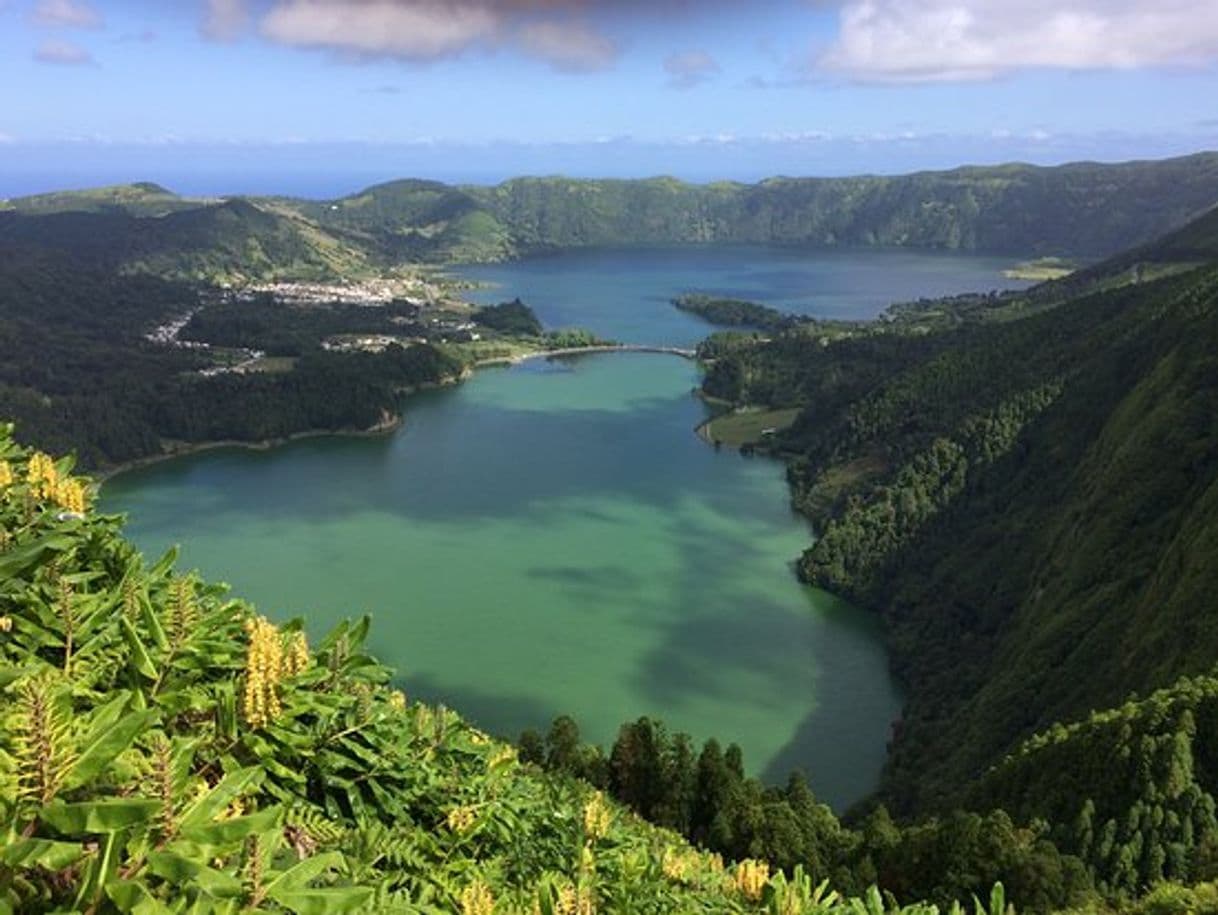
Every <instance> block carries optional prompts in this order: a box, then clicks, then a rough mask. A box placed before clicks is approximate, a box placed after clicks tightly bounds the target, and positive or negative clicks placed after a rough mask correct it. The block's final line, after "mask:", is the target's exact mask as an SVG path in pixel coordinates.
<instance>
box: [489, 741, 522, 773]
mask: <svg viewBox="0 0 1218 915" xmlns="http://www.w3.org/2000/svg"><path fill="white" fill-rule="evenodd" d="M515 761H516V748H515V747H509V746H507V745H504V746H502V747H500V748H499V749H498V750H496V751H495V752H494V753H492V754H491V755H490V756H489V757H488V758H487V760H486V768H487V769H488V770H494V769H498V768H499V767H500V766H504V765H508V764H510V763H513V762H515Z"/></svg>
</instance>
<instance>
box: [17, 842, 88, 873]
mask: <svg viewBox="0 0 1218 915" xmlns="http://www.w3.org/2000/svg"><path fill="white" fill-rule="evenodd" d="M84 853H85V852H84V847H83V846H82V845H81V844H80V843H79V842H56V841H54V840H52V839H19V840H18V841H16V842H13V843H12V844H11V845H8V846H6V847H5V848H4V849H3V850H0V862H3V863H4V864H6V865H8V866H9V867H45V868H46V869H47V870H50V871H59V870H63V869H64V868H65V867H68V866H69V865H72V864H75V863H76V862H77V861H79V860H80V859H81V857H83V856H84Z"/></svg>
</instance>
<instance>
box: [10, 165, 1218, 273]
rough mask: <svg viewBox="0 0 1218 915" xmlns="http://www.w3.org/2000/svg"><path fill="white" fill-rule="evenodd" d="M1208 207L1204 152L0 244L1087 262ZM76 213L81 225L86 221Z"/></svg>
mask: <svg viewBox="0 0 1218 915" xmlns="http://www.w3.org/2000/svg"><path fill="white" fill-rule="evenodd" d="M1215 203H1218V154H1215V153H1200V154H1197V155H1193V156H1185V157H1182V158H1177V159H1166V160H1161V161H1149V162H1127V163H1121V164H1116V165H1105V164H1099V163H1075V164H1071V165H1063V166H1056V167H1051V168H1045V167H1037V166H1031V165H1003V166H988V167H964V168H958V169H954V170H951V171H944V172H920V173H917V174H910V175H899V176H874V175H872V176H856V177H849V178H786V177H775V178H770V179H767V180H765V181H761V182H759V183H756V184H740V183H735V182H717V183H712V184H688V183H685V182H682V181H678V180H676V179H674V178H650V179H641V180H592V179H571V178H562V177H546V178H531V177H530V178H514V179H511V180H509V181H505V182H503V183H501V184H498V185H494V186H489V187H488V186H452V185H446V184H442V183H440V182H436V181H423V180H417V179H408V180H401V181H391V182H387V183H385V184H379V185H375V186H373V187H369V188H367V189H365V190H362V191H360V192H358V193H355V194H352V195H349V196H347V197H341V198H338V199H335V200H324V201H312V200H300V199H293V198H284V197H275V198H250V199H248V200H246V199H240V198H230V199H227V200H224V201H214V200H190V199H189V198H180V197H176V196H174V195H173V194H171V193H170V192H168V191H166V190H165V189H164V188H161V187H158V186H157V185H151V184H137V185H126V186H120V187H111V188H98V189H93V190H87V191H75V192H60V193H53V194H43V195H37V196H34V197H25V198H18V199H15V200H10V201H4V202H3V203H2V204H0V238H5V237H7V238H9V239H10V240H12V239H17V238H26V239H29V238H31V237H33V236H36V237H38V238H40V239H42V240H43V241H45V240H46V239H47V238H52V239H53V238H56V237H60V238H62V237H70V238H72V239H73V241H72V245H74V246H79V247H80V248H81V249H82V250H96V249H99V248H102V249H106V251H107V252H108V253H109V254H110V255H112V256H113V255H116V254H117V255H121V260H122V262H123V263H124V264H126V265H128V266H129V267H130V268H131V269H147V270H152V271H154V272H160V273H162V274H164V273H165V272H167V271H168V272H173V273H175V275H182V276H194V277H197V276H206V277H210V278H217V277H218V278H226V279H227V278H240V277H247V278H248V277H249V276H251V275H254V276H260V277H269V276H294V277H301V276H306V277H316V276H326V275H328V276H333V275H337V274H338V273H340V272H342V271H346V272H347V273H350V272H351V271H352V270H357V269H372V268H377V267H380V268H384V267H385V266H388V265H392V264H396V263H402V262H404V261H432V262H453V261H469V260H488V259H502V258H507V257H515V256H519V255H523V254H529V253H536V252H544V251H553V250H558V249H565V248H574V247H581V246H587V245H632V244H683V243H750V244H792V245H827V246H832V245H854V246H897V247H916V248H941V249H948V250H962V251H986V252H1001V253H1011V254H1016V255H1020V256H1026V255H1033V254H1049V255H1065V256H1072V257H1083V258H1096V257H1102V256H1107V255H1111V254H1114V253H1116V252H1118V251H1121V250H1125V249H1128V248H1132V247H1134V246H1136V245H1139V244H1144V243H1146V242H1149V241H1151V240H1152V239H1154V238H1156V237H1159V236H1161V235H1163V234H1164V233H1166V232H1169V231H1171V230H1173V229H1176V228H1178V227H1180V226H1182V225H1184V224H1185V223H1186V222H1188V220H1190V219H1192V218H1193V217H1195V216H1197V215H1198V214H1200V213H1202V212H1204V211H1205V210H1207V209H1209V208H1210V207H1212V206H1213V205H1214V204H1215ZM82 214H83V215H82Z"/></svg>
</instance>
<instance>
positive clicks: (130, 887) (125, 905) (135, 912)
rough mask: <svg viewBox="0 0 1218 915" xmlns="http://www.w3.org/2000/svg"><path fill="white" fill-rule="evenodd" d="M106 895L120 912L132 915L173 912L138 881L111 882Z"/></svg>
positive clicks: (155, 914)
mask: <svg viewBox="0 0 1218 915" xmlns="http://www.w3.org/2000/svg"><path fill="white" fill-rule="evenodd" d="M106 895H107V896H109V897H110V901H111V902H113V903H114V905H115V906H116V907H117V908H118V910H119V911H120V912H130V913H132V915H167V913H169V912H170V911H172V910H171V909H169V908H168V907H166V906H165V905H164V904H163V903H162V902H160V901H159V900H158V899H157V898H156V897H155V896H153V895H152V893H150V892H148V888H147V887H146V886H144V884H142V883H140V882H139V881H136V880H111V881H110V882H109V883H107V884H106Z"/></svg>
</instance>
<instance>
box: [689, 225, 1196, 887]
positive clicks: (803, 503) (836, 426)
mask: <svg viewBox="0 0 1218 915" xmlns="http://www.w3.org/2000/svg"><path fill="white" fill-rule="evenodd" d="M1213 219H1214V217H1213V216H1210V217H1208V218H1206V219H1203V220H1201V221H1199V222H1198V223H1197V224H1196V225H1195V226H1194V227H1193V229H1192V230H1190V231H1189V232H1188V233H1185V234H1186V235H1192V236H1193V237H1194V240H1195V242H1196V244H1194V245H1192V246H1191V247H1190V248H1189V251H1190V258H1195V257H1196V255H1197V254H1198V253H1201V252H1204V251H1206V250H1209V251H1210V257H1211V259H1213V260H1218V250H1216V249H1213V248H1207V247H1206V245H1207V241H1206V239H1207V238H1212V235H1211V234H1210V233H1209V227H1210V226H1211V225H1212V222H1213ZM1182 237H1183V236H1177V237H1176V241H1175V242H1173V244H1172V250H1173V251H1179V250H1180V248H1179V243H1180V239H1181V238H1182ZM1151 253H1153V252H1151ZM1145 254H1146V252H1143V255H1145ZM1127 271H1128V261H1127V259H1123V258H1118V259H1117V260H1116V262H1114V263H1113V264H1111V265H1109V266H1108V268H1106V270H1105V269H1097V270H1096V271H1094V273H1093V276H1092V280H1091V281H1090V283H1089V285H1088V286H1087V287H1086V288H1087V289H1089V290H1090V291H1086V292H1084V293H1083V294H1081V295H1079V296H1077V297H1075V298H1072V299H1069V300H1067V301H1066V302H1065V303H1064V304H1061V305H1059V306H1058V307H1055V308H1051V309H1041V310H1035V309H1033V310H1032V311H1031V313H1029V314H1027V315H1026V316H1024V317H1016V318H1013V319H1011V320H1003V321H995V322H982V323H966V324H963V325H960V326H958V327H957V328H956V329H954V330H950V331H943V332H932V333H905V332H902V331H901V329H900V324H899V322H896V323H894V324H893V325H892V326H889V327H887V328H885V329H884V332H875V333H868V334H860V335H855V336H847V337H844V338H842V339H838V340H834V341H830V342H829V343H827V344H825V343H824V342H823V341H818V340H811V339H808V338H807V337H804V336H800V335H794V334H793V335H784V336H783V337H780V338H777V339H775V340H773V341H771V342H758V341H753V340H748V339H747V338H742V339H737V340H734V341H729V343H728V345H724V344H721V345H720V347H719V352H718V353H717V356H718V358H717V360H716V362H715V364H714V366H713V367H712V369H711V370H710V372H709V373H708V375H707V378H706V388H707V390H708V392H710V393H713V394H715V395H716V396H717V397H722V398H726V399H729V400H734V401H737V402H748V403H761V404H781V405H801V404H802V405H806V406H805V407H804V409H803V411H802V413H801V414H800V416H799V418H798V419H797V420H796V422H795V423H794V424H793V425H792V426H791V427H790V428H789V429H788V430H786V431H785V432H784V433H782V435H781V436H780V437H779V441H778V442H777V443H776V444H775V445H774V447H775V448H777V449H778V450H780V451H781V452H782V453H783V454H785V455H786V456H787V457H788V458H789V462H790V478H791V482H792V485H793V490H794V501H795V504H796V506H797V507H798V508H800V509H802V510H803V511H805V512H806V513H807V514H808V515H809V516H810V517H811V518H812V519H813V521H814V522H815V524H816V527H817V528H818V532H819V536H818V539H817V541H816V543H815V544H814V545H813V546H812V547H811V548H810V549H809V550H808V551H807V553H806V554H805V555H804V557H803V558H802V559H801V561H800V570H801V573H802V574H803V575H804V576H805V577H806V578H807V579H808V580H810V581H812V582H815V583H819V584H823V585H825V586H827V587H830V588H832V589H834V590H837V591H840V592H842V593H845V594H848V595H850V596H851V597H853V598H854V599H855V600H857V601H860V602H862V603H864V604H866V605H868V606H871V607H874V608H876V610H877V611H879V612H881V613H882V614H883V615H884V618H885V620H886V622H887V628H888V632H889V641H890V644H891V646H892V649H893V658H894V664H895V665H896V668H897V670H898V672H899V673H900V675H901V676H902V678H903V679H904V680H905V682H906V683H907V684H908V685H909V687H910V694H909V701H908V705H907V708H906V711H905V716H904V720H903V722H902V727H901V730H900V734H899V737H898V739H897V740H896V742H895V744H894V745H893V747H892V752H891V754H890V759H889V763H888V767H887V770H886V775H885V780H884V788H883V790H882V792H881V796H882V797H883V798H884V799H885V800H886V801H887V802H888V803H889V804H890V805H891V806H892V807H893V808H894V811H895V812H898V813H900V814H902V815H904V814H908V813H909V812H911V811H927V810H936V809H938V810H943V809H948V808H950V807H952V806H955V805H957V804H959V803H962V802H964V801H965V800H966V798H967V797H968V793H969V790H970V786H971V785H973V784H974V783H975V782H976V780H977V779H978V778H980V777H981V776H982V775H983V774H984V773H985V772H986V771H987V770H988V769H989V768H990V767H991V766H994V765H996V764H997V763H998V762H999V761H1000V760H1001V759H1002V758H1003V756H1004V755H1005V754H1006V753H1007V752H1011V751H1013V750H1014V749H1015V747H1016V746H1017V744H1018V742H1019V741H1020V740H1021V739H1024V738H1026V737H1028V736H1029V735H1031V734H1032V733H1033V732H1035V731H1038V730H1045V729H1048V728H1051V727H1053V726H1054V725H1055V724H1056V723H1058V722H1065V721H1072V720H1076V719H1080V718H1083V717H1085V716H1086V715H1087V714H1088V713H1089V712H1090V711H1091V710H1092V709H1098V708H1105V707H1108V706H1115V705H1117V704H1118V703H1120V702H1121V701H1122V700H1123V699H1124V698H1125V697H1126V696H1127V695H1128V693H1129V692H1130V691H1131V690H1132V691H1137V692H1142V693H1145V692H1148V691H1151V690H1154V689H1158V688H1163V687H1167V686H1168V685H1170V684H1171V683H1172V682H1173V681H1174V680H1175V678H1176V677H1178V676H1180V675H1187V674H1201V673H1204V672H1206V671H1208V670H1209V669H1210V668H1211V667H1212V665H1213V664H1214V660H1215V657H1216V656H1218V634H1216V631H1215V629H1214V626H1213V618H1212V614H1209V613H1206V612H1203V610H1202V608H1204V607H1206V606H1208V605H1209V604H1210V603H1212V594H1213V593H1214V592H1215V588H1216V586H1218V581H1216V580H1215V578H1214V575H1215V569H1214V567H1213V565H1212V563H1211V562H1210V561H1209V559H1210V558H1211V557H1212V556H1213V555H1215V551H1216V550H1218V529H1216V528H1215V527H1214V525H1213V523H1212V519H1213V518H1214V517H1216V516H1215V514H1214V505H1213V502H1214V499H1215V497H1216V496H1218V438H1216V437H1215V435H1216V427H1215V425H1214V422H1213V417H1214V416H1215V415H1218V362H1216V361H1215V359H1216V357H1215V353H1218V268H1215V267H1210V266H1200V267H1194V268H1193V269H1191V270H1187V271H1184V272H1180V271H1168V274H1167V275H1165V276H1163V277H1162V278H1159V279H1144V280H1143V281H1142V282H1126V283H1125V284H1124V285H1116V284H1114V283H1111V282H1108V280H1111V279H1112V278H1113V277H1116V276H1118V275H1124V274H1125V273H1127ZM1074 282H1077V280H1075V281H1074ZM932 305H933V303H932ZM1206 752H1208V751H1206ZM930 759H933V760H935V764H934V765H933V766H928V765H927V764H926V761H927V760H930ZM1057 771H1060V770H1058V769H1054V770H1052V772H1046V773H1045V775H1046V778H1052V777H1053V772H1057ZM1147 803H1151V801H1149V800H1148V801H1147ZM1028 815H1029V816H1036V817H1039V816H1041V815H1042V814H1040V813H1037V812H1034V811H1031V810H1029V811H1028ZM1177 815H1179V812H1178V811H1177ZM1152 870H1153V868H1152ZM1104 879H1106V880H1110V881H1115V883H1117V884H1120V883H1121V881H1122V880H1123V879H1124V878H1123V877H1119V876H1111V877H1105V878H1104Z"/></svg>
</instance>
